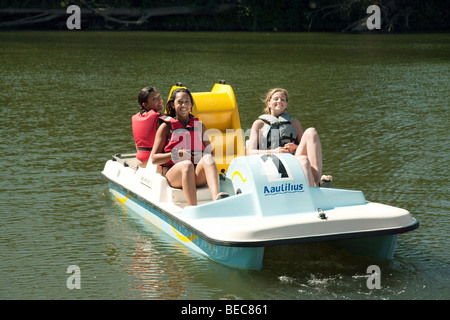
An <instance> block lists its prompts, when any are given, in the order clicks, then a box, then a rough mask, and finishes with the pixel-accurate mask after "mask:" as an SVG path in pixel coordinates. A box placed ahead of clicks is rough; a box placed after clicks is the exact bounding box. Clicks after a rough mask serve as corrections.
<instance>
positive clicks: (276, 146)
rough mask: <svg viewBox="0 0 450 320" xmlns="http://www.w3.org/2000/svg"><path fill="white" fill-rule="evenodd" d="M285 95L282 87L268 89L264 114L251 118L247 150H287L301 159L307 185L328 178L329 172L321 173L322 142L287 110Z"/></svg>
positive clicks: (312, 185) (329, 180) (252, 152)
mask: <svg viewBox="0 0 450 320" xmlns="http://www.w3.org/2000/svg"><path fill="white" fill-rule="evenodd" d="M288 99H289V96H288V93H287V91H286V90H285V89H282V88H275V89H272V90H270V91H269V92H268V93H267V95H266V98H265V100H263V101H264V102H265V104H266V108H265V109H264V112H265V114H264V115H262V116H260V117H259V118H258V119H257V120H256V121H255V122H253V125H252V129H251V132H250V138H249V141H248V145H247V154H249V155H250V154H272V153H288V152H290V153H292V154H293V155H294V156H295V157H296V158H297V160H298V161H299V162H300V165H301V166H302V168H303V171H304V172H305V176H306V179H307V181H308V185H309V186H311V187H317V186H319V184H321V183H323V182H331V180H332V177H331V176H322V146H321V143H320V139H319V135H318V133H317V131H316V129H315V128H308V129H306V130H305V131H303V128H302V125H301V123H300V121H299V120H297V119H294V118H291V116H290V115H289V114H288V113H287V112H286V111H287V107H288Z"/></svg>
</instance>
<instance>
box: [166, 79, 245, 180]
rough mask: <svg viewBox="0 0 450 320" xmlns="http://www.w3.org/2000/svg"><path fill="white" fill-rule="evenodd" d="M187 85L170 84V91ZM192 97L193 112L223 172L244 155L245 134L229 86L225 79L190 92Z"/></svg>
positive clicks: (232, 92)
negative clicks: (202, 126)
mask: <svg viewBox="0 0 450 320" xmlns="http://www.w3.org/2000/svg"><path fill="white" fill-rule="evenodd" d="M178 88H186V87H184V86H182V85H181V84H177V85H176V86H173V87H172V89H171V90H170V93H169V97H170V95H171V94H172V91H173V90H175V89H178ZM191 94H192V97H193V98H194V107H193V108H192V114H193V115H194V116H196V117H197V118H199V120H200V121H201V122H203V124H204V125H205V127H206V129H207V132H208V136H209V140H210V141H211V145H212V147H213V150H214V155H215V161H216V165H217V169H218V170H219V172H226V171H227V169H228V166H229V165H230V163H231V161H232V160H233V159H234V158H235V157H237V156H244V155H245V150H244V137H243V132H242V129H241V121H240V119H239V111H238V106H237V102H236V97H235V96H234V91H233V89H232V88H231V86H230V85H227V84H225V82H224V81H220V82H219V83H216V84H215V85H214V87H213V88H212V90H211V91H210V92H191Z"/></svg>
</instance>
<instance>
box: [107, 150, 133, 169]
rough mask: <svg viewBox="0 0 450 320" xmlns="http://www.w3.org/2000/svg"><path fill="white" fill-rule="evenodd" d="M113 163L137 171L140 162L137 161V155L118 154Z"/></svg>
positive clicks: (114, 156)
mask: <svg viewBox="0 0 450 320" xmlns="http://www.w3.org/2000/svg"><path fill="white" fill-rule="evenodd" d="M112 161H117V162H119V163H122V164H123V166H124V167H131V168H133V169H134V170H135V171H136V170H137V169H138V168H139V166H138V164H139V162H138V160H137V159H136V153H124V154H122V153H116V154H115V155H113V156H112Z"/></svg>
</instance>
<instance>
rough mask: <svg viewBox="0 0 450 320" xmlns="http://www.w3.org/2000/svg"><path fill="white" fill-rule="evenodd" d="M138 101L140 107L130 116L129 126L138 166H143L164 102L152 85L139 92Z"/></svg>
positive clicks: (153, 139) (147, 156)
mask: <svg viewBox="0 0 450 320" xmlns="http://www.w3.org/2000/svg"><path fill="white" fill-rule="evenodd" d="M138 103H139V106H140V107H141V109H140V110H139V112H138V113H136V114H135V115H134V116H132V117H131V127H132V129H133V136H134V141H135V143H136V151H137V153H136V158H137V160H138V161H139V167H142V168H145V167H146V166H147V162H148V159H149V157H150V154H151V151H152V148H153V143H154V141H155V136H156V130H157V129H158V127H159V117H160V116H161V114H160V111H161V110H162V109H163V108H164V104H163V99H162V98H161V95H160V94H159V92H158V91H157V90H156V89H155V88H153V87H145V88H143V89H142V90H141V91H140V92H139V95H138Z"/></svg>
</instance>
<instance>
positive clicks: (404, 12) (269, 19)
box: [0, 0, 450, 32]
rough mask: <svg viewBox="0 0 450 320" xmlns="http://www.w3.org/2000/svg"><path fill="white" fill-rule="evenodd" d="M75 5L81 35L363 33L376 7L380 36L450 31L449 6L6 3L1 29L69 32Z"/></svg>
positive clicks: (159, 0)
mask: <svg viewBox="0 0 450 320" xmlns="http://www.w3.org/2000/svg"><path fill="white" fill-rule="evenodd" d="M71 4H75V5H78V6H79V7H80V8H81V10H82V14H81V17H82V26H83V28H82V29H112V30H185V31H197V30H202V31H364V30H367V28H365V21H366V19H367V17H368V15H369V14H367V13H366V9H367V7H368V6H369V5H371V4H376V5H378V6H380V8H381V12H382V20H381V21H382V30H381V32H416V31H442V30H450V13H449V11H450V10H449V8H450V1H449V0H445V1H442V0H441V1H438V0H428V1H423V0H409V1H408V0H385V1H381V0H378V1H374V0H340V1H338V0H315V1H312V0H296V1H292V0H217V1H216V0H190V1H181V0H164V1H163V0H144V1H136V0H76V1H71V0H25V1H24V0H4V1H2V2H1V3H0V28H1V29H66V24H65V22H66V20H67V18H68V16H69V14H67V13H66V8H67V7H68V6H69V5H71Z"/></svg>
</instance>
